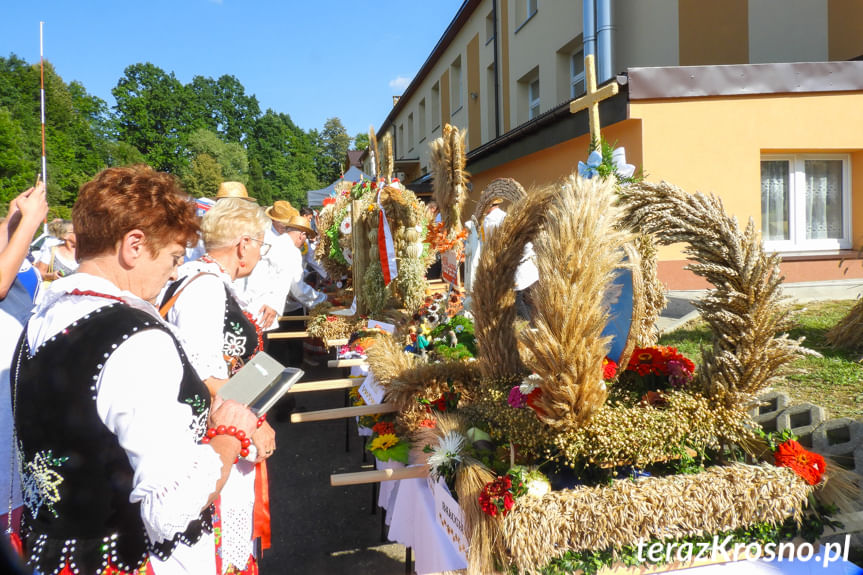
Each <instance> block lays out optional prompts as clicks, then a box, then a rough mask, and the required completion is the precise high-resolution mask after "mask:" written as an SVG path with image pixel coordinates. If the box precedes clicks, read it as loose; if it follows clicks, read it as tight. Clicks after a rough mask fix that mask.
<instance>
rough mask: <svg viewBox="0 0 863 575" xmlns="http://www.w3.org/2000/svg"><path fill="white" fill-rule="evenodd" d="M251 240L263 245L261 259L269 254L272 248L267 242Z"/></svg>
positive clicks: (251, 238)
mask: <svg viewBox="0 0 863 575" xmlns="http://www.w3.org/2000/svg"><path fill="white" fill-rule="evenodd" d="M249 239H250V240H252V241H253V242H258V243H259V244H261V257H263V256H265V255H267V253H268V252H269V251H270V247H271V246H270V244H268V243H267V242H265V241H263V240H259V239H257V238H253V237H249Z"/></svg>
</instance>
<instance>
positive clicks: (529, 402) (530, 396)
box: [527, 387, 545, 415]
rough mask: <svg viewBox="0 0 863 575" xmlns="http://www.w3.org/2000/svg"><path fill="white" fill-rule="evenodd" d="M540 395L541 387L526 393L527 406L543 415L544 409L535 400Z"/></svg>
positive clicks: (538, 398) (537, 399)
mask: <svg viewBox="0 0 863 575" xmlns="http://www.w3.org/2000/svg"><path fill="white" fill-rule="evenodd" d="M541 397H542V388H539V387H537V388H536V389H534V390H533V391H531V392H530V393H528V394H527V406H528V407H529V408H531V409H532V410H534V411H535V412H537V413H538V414H540V415H545V410H543V409H542V408H541V407H540V406H539V405H537V402H538V401H539V400H540V398H541Z"/></svg>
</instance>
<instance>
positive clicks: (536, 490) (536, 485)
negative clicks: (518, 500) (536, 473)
mask: <svg viewBox="0 0 863 575" xmlns="http://www.w3.org/2000/svg"><path fill="white" fill-rule="evenodd" d="M525 484H526V485H527V494H528V495H533V496H534V497H542V496H543V495H545V494H546V493H548V492H549V491H551V484H550V483H549V482H548V479H545V478H544V477H543V478H541V479H540V478H536V479H528V480H527V481H526V482H525Z"/></svg>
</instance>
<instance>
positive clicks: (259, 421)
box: [258, 413, 267, 427]
mask: <svg viewBox="0 0 863 575" xmlns="http://www.w3.org/2000/svg"><path fill="white" fill-rule="evenodd" d="M265 421H267V414H266V413H265V414H264V415H262V416H261V417H259V418H258V427H261V426H262V425H263V424H264V422H265Z"/></svg>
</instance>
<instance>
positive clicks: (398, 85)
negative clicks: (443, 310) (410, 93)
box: [390, 76, 412, 92]
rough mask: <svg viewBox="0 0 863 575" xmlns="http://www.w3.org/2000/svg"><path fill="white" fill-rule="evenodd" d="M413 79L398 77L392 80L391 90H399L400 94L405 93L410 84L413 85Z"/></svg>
mask: <svg viewBox="0 0 863 575" xmlns="http://www.w3.org/2000/svg"><path fill="white" fill-rule="evenodd" d="M411 80H412V78H406V77H404V76H396V77H395V78H393V79H392V80H390V88H392V89H393V90H398V91H399V92H404V90H405V88H407V87H408V84H410V83H411Z"/></svg>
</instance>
